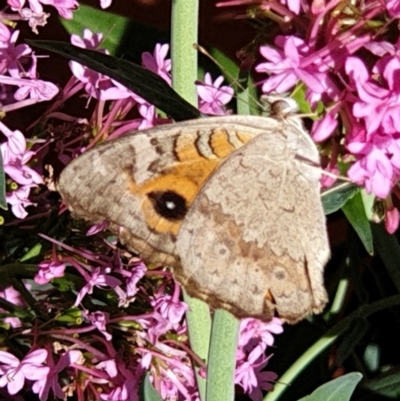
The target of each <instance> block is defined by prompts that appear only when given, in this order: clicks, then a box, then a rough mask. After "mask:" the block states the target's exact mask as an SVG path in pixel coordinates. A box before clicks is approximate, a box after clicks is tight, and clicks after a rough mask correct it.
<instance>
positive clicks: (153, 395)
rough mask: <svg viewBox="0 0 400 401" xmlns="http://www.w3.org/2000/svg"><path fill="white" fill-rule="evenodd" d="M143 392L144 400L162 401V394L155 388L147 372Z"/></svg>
mask: <svg viewBox="0 0 400 401" xmlns="http://www.w3.org/2000/svg"><path fill="white" fill-rule="evenodd" d="M142 393H143V400H144V401H162V398H161V396H160V394H158V393H157V391H156V390H155V389H154V387H153V385H152V384H151V382H150V379H149V375H148V374H147V375H146V377H145V378H144V380H143V385H142Z"/></svg>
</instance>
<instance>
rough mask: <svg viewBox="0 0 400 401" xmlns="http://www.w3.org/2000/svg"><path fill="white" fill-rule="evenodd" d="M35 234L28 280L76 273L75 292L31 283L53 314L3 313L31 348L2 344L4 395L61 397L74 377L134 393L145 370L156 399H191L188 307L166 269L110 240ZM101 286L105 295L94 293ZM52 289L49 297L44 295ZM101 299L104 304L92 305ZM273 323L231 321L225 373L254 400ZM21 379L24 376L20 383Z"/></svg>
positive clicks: (105, 390)
mask: <svg viewBox="0 0 400 401" xmlns="http://www.w3.org/2000/svg"><path fill="white" fill-rule="evenodd" d="M43 237H44V238H46V239H49V240H50V241H52V242H53V255H52V257H51V259H49V260H46V261H43V262H42V263H41V264H40V265H39V271H38V273H37V274H36V276H35V281H36V283H37V284H40V285H43V284H46V283H50V280H53V279H55V278H63V279H64V280H67V281H68V280H69V277H74V282H76V283H79V284H76V289H77V293H76V295H75V300H74V299H73V298H72V297H70V296H68V295H67V293H62V292H61V293H60V292H58V291H57V290H56V288H53V289H52V290H48V292H47V298H43V297H42V298H40V297H38V295H39V292H40V287H37V289H36V290H34V291H32V289H31V293H32V295H33V296H35V298H36V299H38V304H37V306H38V307H40V308H41V309H43V308H46V310H47V314H48V315H49V316H54V319H55V322H54V323H56V324H54V323H51V320H50V321H49V322H48V323H46V324H44V325H42V326H40V327H36V328H35V330H34V331H32V330H31V329H29V327H27V326H26V325H25V323H24V322H23V321H21V320H16V321H14V320H4V323H8V324H10V325H11V324H12V326H13V327H14V330H16V331H18V333H19V334H18V336H19V338H20V339H22V338H24V339H25V343H26V344H27V343H30V342H31V344H32V348H31V350H30V351H29V352H28V353H27V354H26V355H25V357H23V358H22V359H20V358H17V357H16V356H15V355H14V354H13V353H12V352H11V351H10V352H5V351H0V394H1V391H2V390H1V388H4V389H6V390H7V393H8V394H9V395H14V394H17V393H19V391H21V390H22V389H23V388H26V386H28V387H29V388H31V389H32V391H33V392H34V393H36V394H38V395H39V398H40V400H41V401H46V400H48V399H49V397H51V395H53V396H55V397H58V398H60V399H62V398H64V397H65V396H66V395H67V394H71V393H70V391H72V392H74V391H76V390H75V389H76V388H77V387H79V388H80V390H79V391H80V393H81V394H82V395H83V394H84V395H85V398H84V399H89V398H94V399H102V400H106V401H125V400H127V401H128V400H130V401H136V400H137V399H138V391H139V388H140V383H141V382H142V380H143V378H144V374H145V372H149V373H150V380H151V382H152V384H153V386H154V387H155V389H156V390H157V391H158V392H159V393H160V395H161V397H162V398H163V399H176V400H182V401H183V400H196V399H199V396H198V392H197V385H196V378H195V370H199V372H200V374H201V375H203V376H204V375H206V373H205V371H206V367H205V365H204V363H203V362H202V361H201V360H199V358H198V357H197V356H196V355H194V354H193V353H192V352H191V351H190V349H189V347H188V344H187V329H186V323H185V320H184V316H185V312H186V311H187V309H188V307H187V305H186V304H185V303H183V302H182V301H181V300H180V295H181V294H180V287H179V285H178V284H177V283H176V282H174V281H173V279H172V276H171V274H170V273H169V272H168V271H165V270H152V271H148V270H147V268H146V266H145V265H144V264H143V263H142V262H141V261H140V260H138V259H135V258H130V259H127V258H126V256H123V257H122V256H121V255H120V252H119V251H118V250H115V248H113V246H112V245H111V244H110V245H109V252H108V253H107V252H104V253H102V256H101V257H99V256H98V255H97V254H95V253H93V252H92V251H90V250H88V249H83V248H80V249H75V248H71V247H69V246H68V245H65V244H62V243H60V242H58V241H55V240H52V239H50V238H48V237H46V236H44V235H43ZM57 247H58V248H60V247H61V249H63V250H64V252H62V253H63V254H64V256H61V254H62V253H61V252H60V251H57ZM93 247H95V248H96V247H98V244H93ZM107 254H108V256H106V255H107ZM67 271H68V272H69V273H68V276H66V274H65V273H66V272H67ZM73 271H75V274H72V273H73ZM79 277H81V280H79V279H78V278H79ZM81 281H82V283H81ZM71 284H72V283H71ZM79 287H80V288H79ZM151 289H152V290H151ZM96 291H97V292H98V294H97V295H95V292H96ZM69 293H70V291H69ZM101 293H103V294H107V295H104V297H103V298H102V297H101V295H100V294H101ZM2 296H3V298H4V299H6V300H7V301H8V302H10V303H11V304H15V305H23V302H22V301H21V298H20V296H19V293H18V292H17V291H15V289H13V288H12V287H10V288H9V289H7V290H6V291H4V292H3V293H2ZM57 298H59V301H58V303H55V302H54V301H50V300H51V299H52V300H55V299H57ZM110 300H111V302H110ZM99 302H100V303H99ZM104 302H107V308H103V307H101V303H104ZM60 305H62V309H60ZM135 309H136V312H135V313H133V312H134V311H135ZM139 310H141V312H139ZM281 332H282V323H281V322H280V321H279V319H276V318H275V319H273V320H272V321H271V322H270V323H262V322H260V321H258V320H255V319H244V320H242V322H241V329H240V336H239V344H238V350H237V355H236V360H237V370H236V373H235V383H236V384H238V385H240V386H242V387H243V389H244V391H245V392H246V393H248V394H249V395H250V397H251V398H252V400H254V401H260V400H261V397H262V390H270V389H271V388H272V387H273V385H272V382H273V381H274V380H275V379H276V374H275V373H272V372H265V371H262V369H263V368H264V367H265V365H266V364H267V362H268V359H269V357H266V356H265V352H266V349H267V347H269V346H271V345H273V343H274V337H273V336H274V335H276V334H280V333H281ZM32 336H33V337H32ZM52 343H54V344H52ZM33 344H35V346H34V345H33ZM114 344H120V348H119V349H118V350H117V349H116V348H114ZM192 360H195V361H197V362H198V366H196V367H194V366H193V362H192ZM26 380H28V381H31V382H33V383H31V384H28V385H27V384H26ZM61 382H62V383H63V384H64V386H63V387H62V386H61Z"/></svg>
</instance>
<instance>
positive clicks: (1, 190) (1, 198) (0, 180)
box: [0, 152, 8, 210]
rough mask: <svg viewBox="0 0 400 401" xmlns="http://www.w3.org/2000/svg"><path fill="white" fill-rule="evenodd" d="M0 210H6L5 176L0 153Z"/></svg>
mask: <svg viewBox="0 0 400 401" xmlns="http://www.w3.org/2000/svg"><path fill="white" fill-rule="evenodd" d="M0 208H2V209H4V210H7V209H8V208H7V202H6V175H5V172H4V164H3V156H2V155H1V152H0Z"/></svg>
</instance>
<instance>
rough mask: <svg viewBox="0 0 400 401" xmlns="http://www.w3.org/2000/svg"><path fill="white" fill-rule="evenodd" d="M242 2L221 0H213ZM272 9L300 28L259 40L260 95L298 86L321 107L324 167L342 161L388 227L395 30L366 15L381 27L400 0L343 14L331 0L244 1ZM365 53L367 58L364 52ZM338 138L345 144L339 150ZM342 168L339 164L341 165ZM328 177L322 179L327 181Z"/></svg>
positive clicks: (395, 104)
mask: <svg viewBox="0 0 400 401" xmlns="http://www.w3.org/2000/svg"><path fill="white" fill-rule="evenodd" d="M240 3H245V4H246V5H249V2H248V1H247V2H241V1H235V2H222V3H220V4H219V5H220V6H227V5H239V4H240ZM250 3H254V4H257V5H258V11H259V14H258V15H260V16H262V13H263V12H265V11H268V12H270V13H271V12H272V13H274V14H275V15H276V18H277V20H278V21H281V24H282V26H285V27H286V31H287V30H288V27H291V28H298V31H299V32H301V35H300V34H296V35H294V34H286V35H284V36H277V37H276V38H275V40H274V43H273V44H266V45H263V46H261V48H260V53H261V55H262V57H263V58H265V59H266V61H262V62H260V63H259V64H257V65H256V67H255V69H256V71H257V72H259V73H260V74H268V77H267V78H265V79H264V80H263V83H262V91H263V92H264V93H266V94H272V93H279V94H282V93H287V92H288V91H303V92H304V96H305V99H306V100H307V101H308V103H309V105H310V106H311V108H312V109H313V110H317V109H318V110H321V109H323V112H322V113H321V116H320V119H318V120H317V121H315V122H314V124H313V127H312V131H311V133H312V136H313V138H314V140H315V141H319V142H322V141H324V142H325V143H326V142H327V141H329V142H330V146H331V151H330V158H329V160H327V161H326V163H325V164H326V166H325V167H326V170H327V172H329V173H335V174H338V173H339V171H340V168H339V164H340V163H342V164H343V163H346V164H347V165H348V166H349V168H348V170H347V175H348V177H349V178H350V180H351V181H353V182H354V183H355V184H357V185H360V186H363V187H365V189H366V191H367V193H372V194H374V195H375V196H376V197H377V198H378V199H381V200H383V204H384V206H385V218H386V220H385V221H386V228H387V230H388V231H389V232H393V231H394V230H395V229H396V228H397V226H398V224H399V218H400V214H399V212H398V210H397V209H396V208H395V207H394V206H393V201H392V195H394V196H396V197H397V198H399V195H400V192H399V191H398V189H397V182H398V181H399V179H400V152H399V150H400V85H399V84H398V77H399V73H400V39H399V38H400V36H399V33H398V31H397V32H396V35H397V36H396V38H397V41H395V42H394V43H393V42H391V41H389V40H388V39H387V38H386V37H385V32H387V30H386V29H385V28H382V29H381V30H376V29H375V28H373V27H372V25H370V21H375V22H376V23H378V21H379V23H378V25H379V24H382V26H384V25H385V24H386V25H385V26H386V27H388V26H389V25H390V24H391V23H392V22H393V24H394V25H395V23H396V22H395V21H394V19H395V18H399V9H400V6H399V3H400V2H399V1H398V0H397V1H390V2H383V1H374V0H370V1H365V2H359V3H357V15H354V16H353V21H352V23H350V24H348V25H347V21H348V17H349V16H348V15H347V14H346V12H345V11H344V10H343V9H342V8H341V6H340V5H339V3H340V2H339V1H338V0H331V1H328V2H324V3H321V4H324V6H323V7H322V8H321V7H319V6H318V5H319V4H320V3H318V2H310V3H309V2H300V1H298V0H292V1H288V2H287V3H288V9H287V8H285V7H282V4H286V1H283V0H282V1H281V3H282V4H279V3H278V2H269V1H262V0H259V1H251V2H250ZM361 55H362V56H363V58H364V59H365V58H368V64H367V65H366V64H365V62H364V61H363V59H362V58H361ZM343 144H344V145H345V148H344V149H342V146H343ZM342 171H343V170H342ZM332 183H333V180H332V179H331V176H327V177H325V178H324V179H323V184H324V185H332Z"/></svg>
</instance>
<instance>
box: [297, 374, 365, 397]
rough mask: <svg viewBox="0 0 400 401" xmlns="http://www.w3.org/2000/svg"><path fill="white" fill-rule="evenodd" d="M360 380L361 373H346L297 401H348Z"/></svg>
mask: <svg viewBox="0 0 400 401" xmlns="http://www.w3.org/2000/svg"><path fill="white" fill-rule="evenodd" d="M361 379H362V374H361V373H358V372H353V373H348V374H347V375H344V376H341V377H338V378H337V379H334V380H331V381H330V382H328V383H325V384H323V385H322V386H320V387H318V388H317V389H316V390H315V391H313V392H312V394H310V395H308V396H306V397H303V398H301V399H300V400H299V401H321V400H324V401H348V400H350V397H351V395H352V394H353V392H354V389H355V388H356V386H357V384H358V382H359V381H360V380H361Z"/></svg>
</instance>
